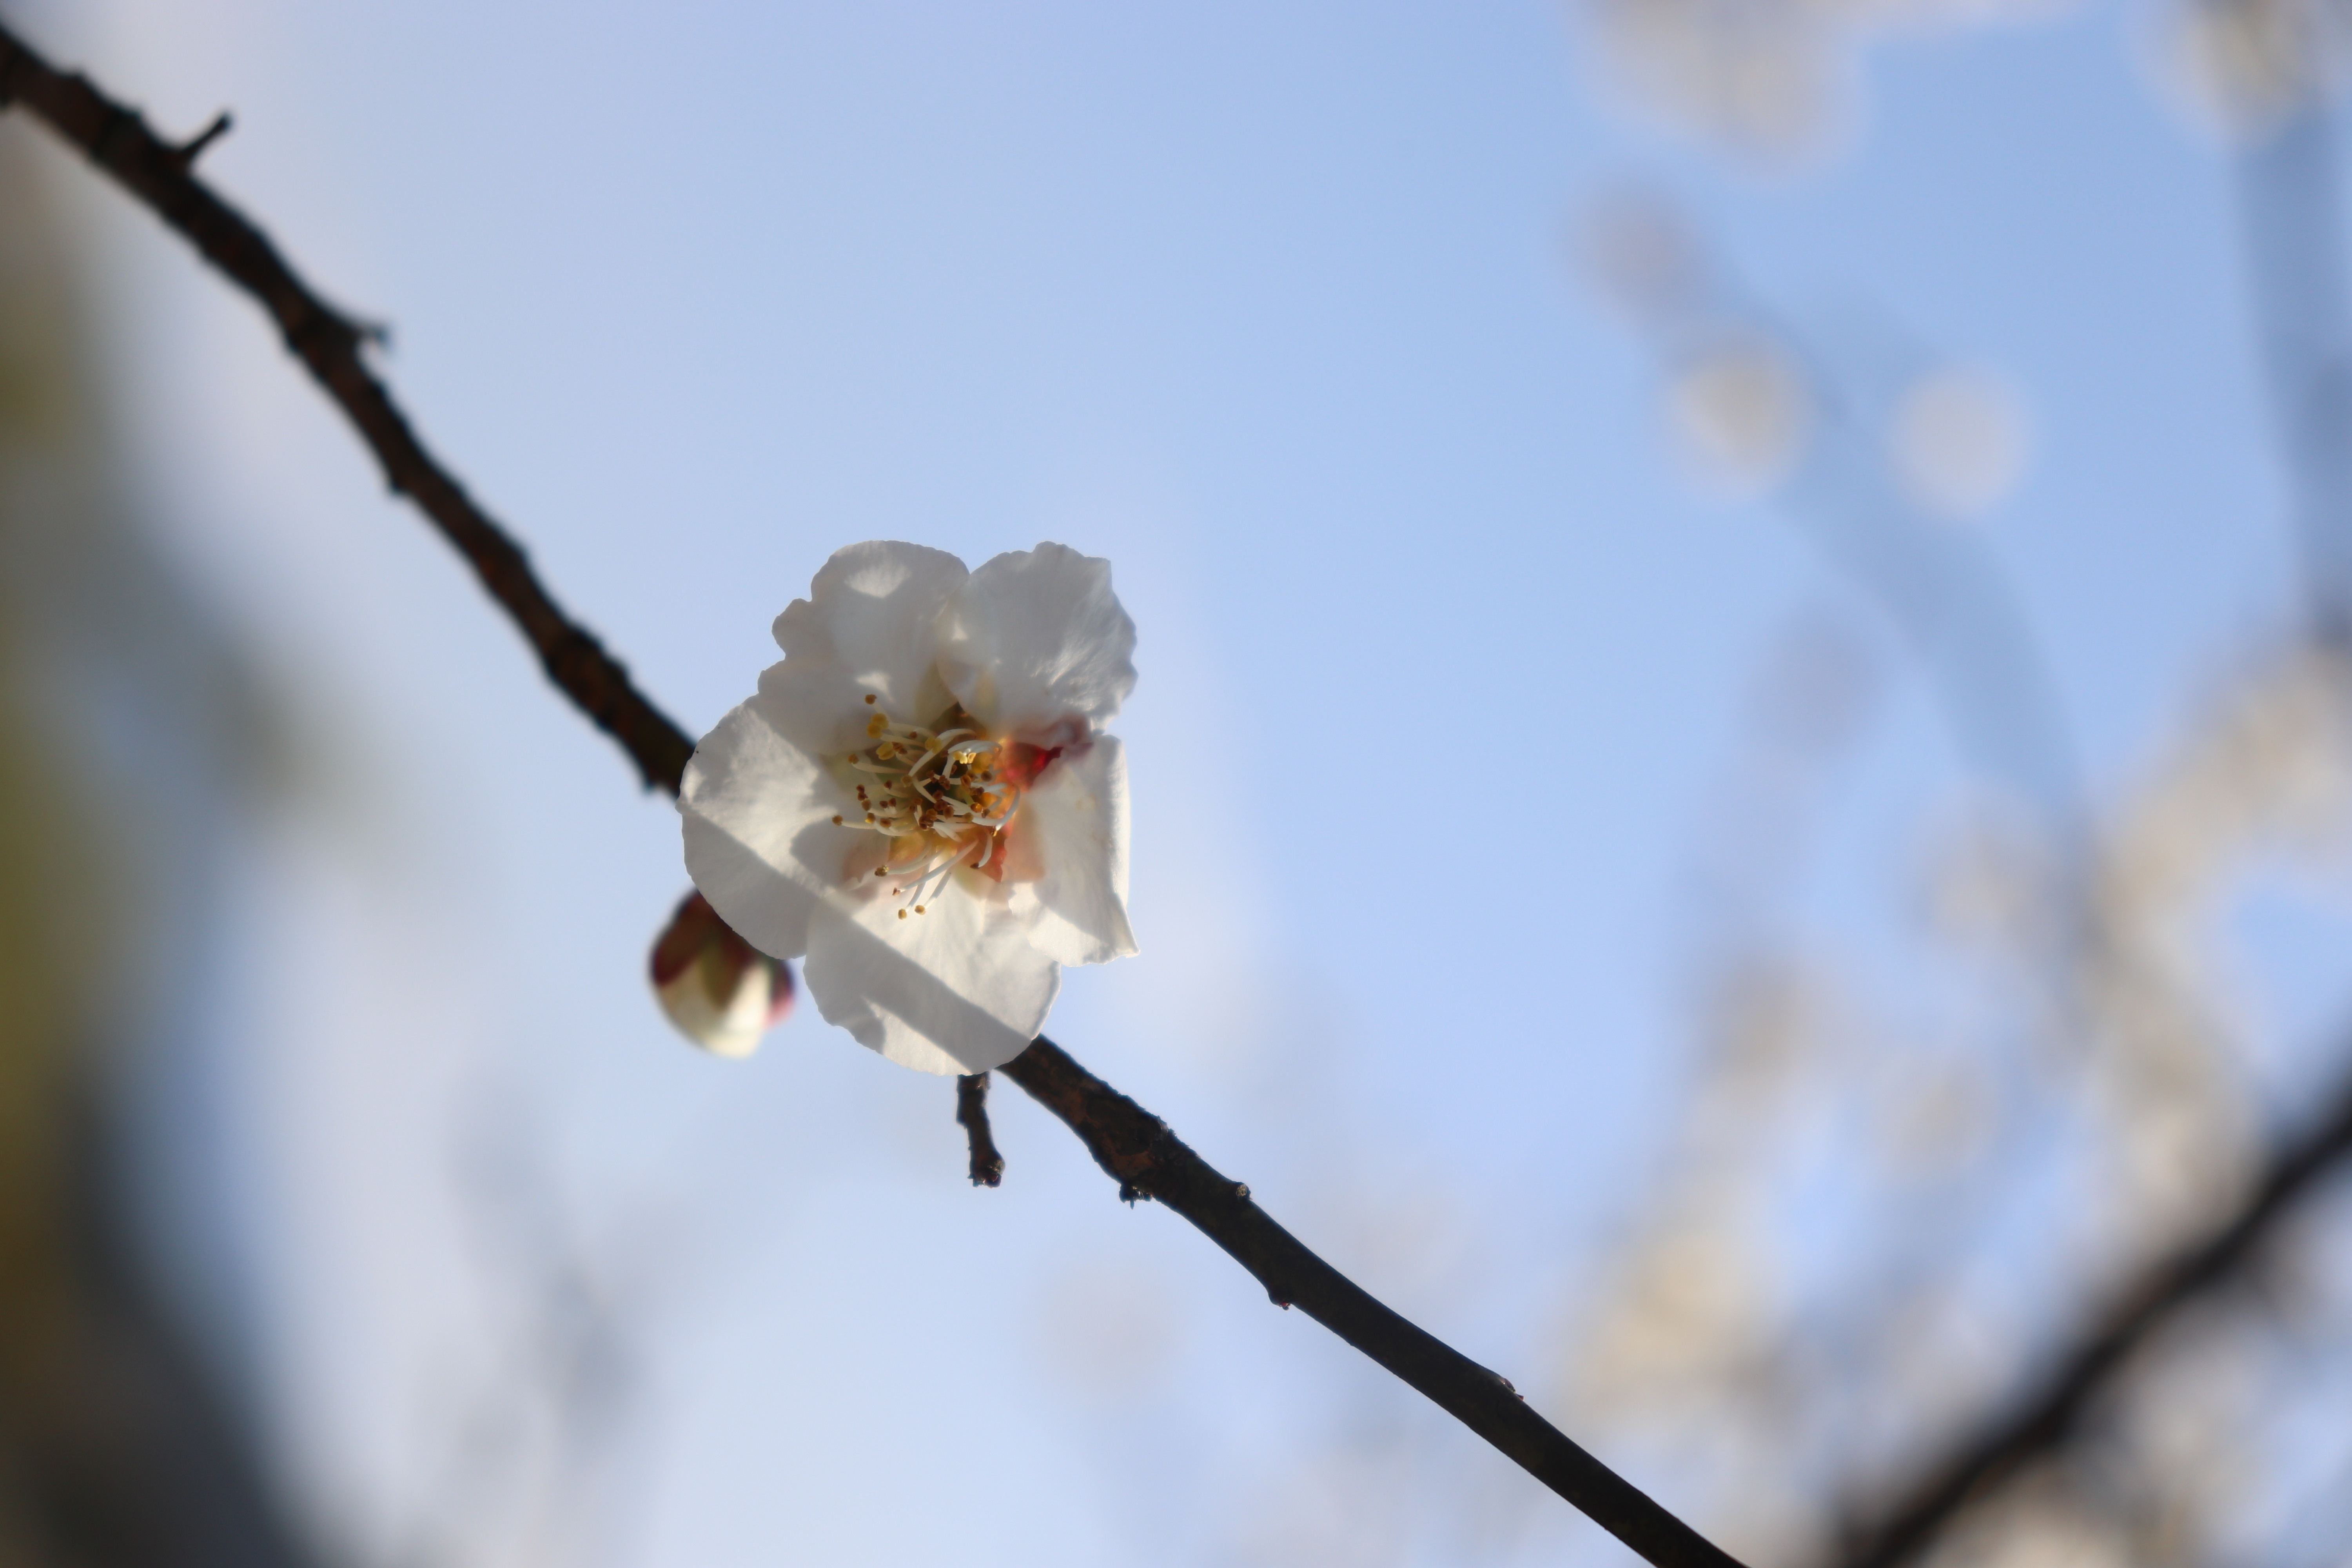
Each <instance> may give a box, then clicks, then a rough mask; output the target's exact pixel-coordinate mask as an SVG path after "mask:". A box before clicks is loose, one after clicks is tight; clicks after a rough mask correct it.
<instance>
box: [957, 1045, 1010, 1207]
mask: <svg viewBox="0 0 2352 1568" xmlns="http://www.w3.org/2000/svg"><path fill="white" fill-rule="evenodd" d="M956 1125H957V1126H959V1127H961V1128H962V1129H963V1130H964V1131H965V1132H966V1133H967V1134H969V1135H970V1139H971V1184H972V1185H973V1186H975V1187H992V1186H994V1185H996V1184H998V1183H999V1182H1002V1181H1003V1180H1004V1156H1003V1155H1002V1154H1000V1153H998V1152H996V1139H995V1138H994V1137H993V1136H992V1134H991V1133H990V1131H989V1130H988V1075H987V1074H986V1073H984V1072H968V1073H964V1074H962V1075H961V1076H960V1077H959V1078H957V1079H956Z"/></svg>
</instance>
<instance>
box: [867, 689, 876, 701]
mask: <svg viewBox="0 0 2352 1568" xmlns="http://www.w3.org/2000/svg"><path fill="white" fill-rule="evenodd" d="M873 700H874V693H872V692H871V691H869V692H867V693H866V701H867V702H868V703H871V702H872V701H873Z"/></svg>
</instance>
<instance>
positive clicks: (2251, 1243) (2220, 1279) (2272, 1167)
mask: <svg viewBox="0 0 2352 1568" xmlns="http://www.w3.org/2000/svg"><path fill="white" fill-rule="evenodd" d="M2347 1157H2352V1079H2347V1081H2346V1083H2345V1084H2344V1085H2343V1086H2342V1087H2341V1088H2340V1089H2338V1090H2337V1091H2336V1098H2335V1100H2334V1101H2333V1102H2332V1103H2331V1104H2330V1105H2329V1106H2328V1107H2327V1108H2326V1111H2325V1113H2324V1114H2323V1115H2322V1116H2321V1117H2320V1119H2319V1120H2318V1121H2315V1122H2314V1123H2313V1124H2312V1125H2311V1127H2310V1128H2309V1129H2308V1130H2306V1131H2304V1132H2303V1133H2301V1134H2300V1135H2299V1136H2297V1137H2295V1138H2294V1139H2293V1140H2291V1141H2290V1142H2287V1143H2286V1144H2284V1145H2283V1146H2282V1147H2281V1148H2280V1149H2279V1151H2278V1152H2277V1153H2276V1155H2275V1156H2274V1157H2273V1160H2272V1161H2271V1163H2270V1164H2269V1166H2268V1167H2267V1168H2266V1169H2265V1170H2264V1171H2263V1173H2262V1175H2261V1177H2260V1178H2259V1179H2258V1180H2257V1181H2256V1182H2255V1184H2254V1185H2253V1188H2252V1191H2251V1192H2250V1193H2249V1194H2247V1196H2246V1199H2245V1201H2244V1202H2243V1203H2242V1205H2239V1208H2238V1211H2237V1212H2236V1213H2235V1214H2233V1215H2231V1216H2230V1217H2229V1218H2228V1219H2227V1220H2225V1221H2223V1222H2222V1223H2221V1225H2220V1226H2217V1227H2216V1228H2215V1229H2214V1230H2213V1231H2212V1232H2211V1233H2210V1235H2208V1236H2206V1237H2204V1238H2203V1239H2202V1240H2200V1241H2198V1242H2196V1243H2194V1244H2193V1245H2191V1246H2189V1247H2183V1248H2181V1249H2180V1250H2179V1251H2178V1252H2175V1253H2172V1254H2170V1255H2169V1256H2168V1257H2166V1258H2161V1259H2159V1260H2158V1262H2157V1263H2156V1264H2155V1265H2154V1266H2153V1267H2151V1268H2149V1269H2148V1270H2147V1273H2146V1274H2144V1275H2142V1276H2141V1277H2140V1279H2138V1281H2137V1283H2135V1284H2134V1285H2133V1286H2132V1287H2131V1288H2130V1289H2126V1290H2125V1291H2124V1292H2122V1293H2121V1294H2120V1295H2119V1296H2117V1297H2116V1300H2115V1304H2114V1306H2113V1307H2112V1308H2110V1309H2109V1310H2108V1311H2107V1312H2106V1313H2105V1315H2104V1316H2103V1317H2101V1318H2099V1319H2098V1320H2096V1321H2095V1322H2093V1323H2092V1324H2091V1325H2090V1327H2089V1328H2088V1329H2087V1331H2085V1332H2084V1334H2083V1336H2082V1337H2081V1338H2080V1339H2079V1340H2077V1341H2076V1342H2074V1345H2073V1347H2072V1348H2070V1349H2069V1350H2068V1351H2067V1352H2065V1353H2064V1354H2063V1355H2061V1356H2060V1357H2058V1358H2057V1360H2056V1362H2055V1363H2054V1364H2053V1370H2052V1372H2051V1373H2050V1375H2049V1377H2048V1378H2047V1380H2046V1381H2044V1382H2043V1383H2042V1384H2040V1385H2039V1387H2038V1388H2037V1389H2035V1390H2034V1391H2033V1392H2032V1393H2030V1394H2027V1395H2026V1397H2025V1398H2024V1399H2022V1400H2021V1402H2020V1403H2018V1404H2017V1405H2013V1406H2012V1407H2011V1408H2010V1409H2008V1410H2005V1411H2003V1412H2001V1413H2000V1414H1999V1415H1996V1416H1995V1417H1994V1418H1993V1419H1991V1420H1990V1421H1989V1422H1987V1423H1986V1424H1985V1425H1984V1426H1983V1427H1982V1428H1981V1429H1979V1430H1978V1431H1975V1432H1971V1433H1969V1434H1966V1435H1965V1436H1962V1437H1961V1438H1960V1439H1959V1440H1958V1442H1956V1443H1954V1444H1953V1445H1952V1446H1951V1447H1949V1448H1948V1450H1947V1451H1946V1452H1945V1453H1944V1454H1943V1455H1942V1456H1941V1457H1940V1458H1937V1460H1936V1461H1935V1462H1933V1463H1932V1464H1929V1465H1927V1466H1926V1467H1924V1468H1922V1469H1921V1471H1920V1472H1919V1478H1918V1479H1917V1480H1916V1481H1915V1482H1914V1483H1913V1484H1912V1485H1911V1486H1910V1487H1908V1488H1907V1489H1905V1490H1904V1491H1903V1492H1902V1493H1901V1494H1900V1495H1898V1496H1897V1497H1895V1499H1894V1500H1892V1501H1891V1502H1890V1503H1888V1504H1887V1505H1885V1507H1883V1508H1881V1509H1880V1510H1876V1511H1875V1512H1874V1513H1872V1514H1869V1515H1864V1516H1857V1517H1856V1518H1855V1519H1854V1521H1853V1523H1851V1524H1850V1525H1849V1526H1848V1527H1847V1531H1846V1541H1847V1542H1848V1545H1847V1548H1846V1550H1845V1552H1843V1556H1842V1557H1841V1559H1840V1561H1841V1563H1843V1568H1895V1564H1897V1563H1905V1562H1907V1561H1910V1560H1911V1559H1913V1558H1916V1557H1917V1556H1918V1555H1919V1554H1920V1553H1921V1552H1923V1551H1925V1550H1926V1548H1927V1546H1928V1545H1929V1544H1930V1543H1932V1542H1934V1540H1935V1539H1936V1537H1937V1534H1938V1533H1939V1532H1940V1531H1942V1530H1943V1528H1944V1527H1945V1526H1946V1525H1947V1524H1948V1523H1950V1522H1951V1521H1952V1520H1953V1518H1954V1517H1955V1516H1956V1515H1958V1513H1959V1512H1960V1511H1961V1510H1963V1509H1964V1508H1968V1507H1971V1506H1973V1505H1975V1504H1977V1503H1979V1502H1981V1501H1982V1500H1984V1499H1985V1498H1987V1497H1989V1496H1990V1495H1991V1494H1992V1493H1993V1491H1995V1490H1996V1489H1998V1488H2000V1486H2001V1485H2002V1483H2004V1482H2005V1481H2007V1480H2009V1479H2011V1478H2012V1477H2014V1476H2016V1475H2018V1474H2019V1473H2020V1472H2021V1470H2023V1469H2024V1468H2025V1467H2026V1466H2028V1465H2029V1464H2031V1463H2032V1461H2033V1460H2035V1459H2038V1458H2042V1457H2043V1456H2044V1455H2046V1454H2049V1453H2051V1452H2053V1451H2054V1450H2055V1449H2057V1448H2058V1447H2060V1446H2062V1445H2063V1443H2064V1442H2065V1441H2066V1440H2067V1439H2068V1438H2069V1437H2070V1436H2073V1434H2074V1430H2075V1427H2076V1426H2077V1424H2078V1423H2079V1422H2080V1421H2081V1420H2082V1417H2083V1415H2084V1411H2085V1410H2086V1409H2087V1408H2088V1406H2089V1405H2091V1404H2092V1402H2093V1401H2094V1400H2095V1398H2096V1397H2097V1396H2098V1395H2099V1394H2100V1393H2101V1392H2102V1391H2103V1390H2105V1388H2106V1387H2107V1385H2108V1384H2109V1383H2110V1382H2111V1381H2112V1380H2113V1378H2114V1377H2115V1374H2116V1373H2117V1372H2118V1371H2120V1370H2121V1369H2122V1367H2123V1366H2124V1364H2125V1363H2126V1362H2127V1361H2129V1360H2130V1359H2131V1356H2132V1354H2133V1352H2136V1351H2137V1350H2138V1349H2139V1348H2140V1347H2141V1346H2142V1345H2143V1344H2145V1343H2147V1341H2148V1339H2149V1337H2150V1336H2151V1335H2152V1334H2154V1333H2155V1331H2157V1330H2158V1328H2160V1327H2162V1326H2163V1325H2164V1324H2165V1323H2166V1322H2168V1321H2171V1319H2172V1318H2173V1317H2174V1316H2175V1314H2177V1313H2178V1312H2179V1310H2180V1309H2181V1308H2182V1307H2184V1306H2186V1305H2188V1304H2189V1302H2191V1301H2193V1300H2197V1299H2199V1298H2200V1297H2202V1296H2204V1295H2205V1294H2206V1293H2208V1292H2209V1291H2210V1290H2212V1289H2214V1288H2215V1287H2217V1286H2219V1285H2221V1284H2222V1283H2224V1282H2225V1281H2227V1280H2229V1279H2232V1278H2234V1277H2235V1276H2236V1275H2237V1274H2238V1273H2239V1271H2240V1270H2242V1268H2244V1267H2245V1266H2246V1265H2247V1264H2248V1263H2250V1262H2252V1260H2253V1258H2254V1257H2255V1256H2256V1254H2257V1253H2258V1252H2259V1250H2260V1248H2261V1247H2262V1245H2263V1242H2264V1241H2266V1240H2267V1239H2268V1238H2269V1237H2270V1236H2271V1235H2272V1233H2273V1231H2274V1230H2275V1229H2276V1227H2277V1225H2278V1222H2279V1221H2280V1220H2281V1219H2282V1218H2284V1216H2285V1215H2286V1214H2287V1212H2288V1211H2289V1210H2290V1209H2292V1208H2293V1207H2294V1204H2295V1202H2296V1200H2297V1199H2299V1198H2301V1197H2302V1196H2304V1195H2305V1194H2306V1193H2308V1192H2309V1191H2310V1189H2311V1187H2312V1185H2313V1184H2314V1182H2315V1180H2316V1179H2317V1178H2318V1177H2319V1176H2321V1175H2322V1174H2323V1173H2326V1172H2327V1171H2329V1170H2331V1169H2332V1168H2334V1167H2335V1166H2336V1165H2337V1164H2338V1163H2340V1162H2343V1161H2344V1160H2346V1159H2347Z"/></svg>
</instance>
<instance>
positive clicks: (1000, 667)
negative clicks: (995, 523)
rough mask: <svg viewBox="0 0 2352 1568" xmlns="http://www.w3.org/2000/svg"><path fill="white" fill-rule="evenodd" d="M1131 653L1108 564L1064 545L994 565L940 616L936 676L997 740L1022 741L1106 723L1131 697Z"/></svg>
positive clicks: (1129, 629) (1130, 625)
mask: <svg viewBox="0 0 2352 1568" xmlns="http://www.w3.org/2000/svg"><path fill="white" fill-rule="evenodd" d="M1134 652H1135V623H1134V622H1133V621H1130V620H1129V619H1128V618H1127V612H1126V611H1125V610H1123V609H1121V608H1119V604H1118V595H1115V594H1113V593H1112V592H1111V590H1110V563H1109V562H1108V561H1104V560H1101V559H1100V558H1098V557H1096V556H1092V555H1081V554H1079V553H1078V552H1076V551H1075V550H1073V549H1071V548H1070V547H1069V546H1068V545H1066V544H1040V545H1039V546H1037V548H1036V549H1034V550H1024V551H1018V552H1013V553H1012V554H1008V555H1000V556H998V557H996V558H995V559H994V560H992V561H990V562H988V563H985V564H983V565H982V567H981V568H980V570H979V571H977V572H974V573H973V574H971V576H970V577H969V578H967V579H966V580H965V581H964V583H963V584H962V585H961V587H959V588H957V589H956V591H955V592H954V593H953V594H952V595H950V596H949V598H948V602H947V605H946V607H945V608H944V609H942V610H941V611H940V619H939V664H940V674H941V675H942V676H944V677H946V679H947V683H948V685H949V686H950V688H952V689H953V690H954V691H955V694H956V696H957V697H958V698H959V699H960V700H961V701H962V703H963V705H964V706H965V707H966V708H968V709H970V710H971V711H972V712H973V713H974V714H976V715H978V716H979V717H980V718H981V719H982V720H983V721H986V722H987V723H988V725H989V727H990V728H991V729H992V730H993V731H995V732H996V733H998V734H1001V735H1002V734H1010V735H1013V736H1016V737H1018V738H1020V739H1022V740H1032V741H1044V742H1047V743H1052V742H1055V741H1057V740H1059V739H1062V738H1064V737H1065V736H1067V737H1068V738H1072V739H1076V738H1078V737H1079V736H1082V735H1083V734H1084V733H1085V731H1087V729H1089V728H1099V727H1100V726H1102V725H1103V724H1105V723H1107V722H1108V721H1109V720H1110V718H1111V716H1112V715H1113V714H1115V713H1117V712H1118V705H1119V704H1120V703H1121V702H1124V701H1125V700H1127V694H1128V693H1129V691H1132V690H1133V689H1135V666H1134V665H1133V664H1132V663H1130V662H1129V656H1130V655H1132V654H1133V653H1134ZM1074 719H1075V720H1077V721H1081V722H1080V723H1079V724H1078V725H1077V726H1076V731H1077V733H1076V735H1071V734H1070V729H1071V726H1070V723H1069V721H1072V720H1074Z"/></svg>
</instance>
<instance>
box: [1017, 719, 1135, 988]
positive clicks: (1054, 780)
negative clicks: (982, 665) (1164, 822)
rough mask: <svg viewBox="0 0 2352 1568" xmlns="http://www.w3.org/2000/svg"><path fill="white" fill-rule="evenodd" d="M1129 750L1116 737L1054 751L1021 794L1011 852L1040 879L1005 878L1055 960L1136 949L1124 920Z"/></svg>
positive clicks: (1097, 958)
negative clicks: (1017, 879)
mask: <svg viewBox="0 0 2352 1568" xmlns="http://www.w3.org/2000/svg"><path fill="white" fill-rule="evenodd" d="M1127 818H1128V811H1127V753H1126V752H1125V750H1124V749H1123V748H1122V747H1121V746H1120V745H1119V743H1118V739H1117V738H1116V737H1114V736H1110V735H1104V736H1101V737H1100V738H1098V739H1097V740H1096V741H1095V742H1094V743H1093V744H1091V745H1087V746H1080V747H1073V748H1071V749H1070V750H1068V751H1066V752H1063V753H1062V755H1060V756H1059V757H1056V758H1055V760H1054V761H1053V762H1052V763H1049V764H1048V765H1047V766H1046V769H1045V772H1044V773H1041V774H1039V775H1038V778H1037V782H1036V784H1034V786H1032V787H1031V788H1030V789H1029V791H1028V792H1027V793H1026V794H1025V795H1023V796H1022V797H1021V815H1020V816H1017V817H1015V818H1013V827H1012V829H1011V832H1010V834H1009V835H1008V836H1009V837H1017V839H1018V840H1019V842H1018V843H1017V844H1013V845H1008V846H1007V849H1008V851H1009V853H1008V856H1007V858H1008V859H1009V860H1012V861H1013V862H1014V863H1016V864H1017V865H1020V866H1022V867H1023V868H1027V867H1032V866H1034V868H1035V879H1034V880H1031V881H1007V882H1006V884H1005V888H1006V893H1007V899H1006V901H1007V902H1008V903H1009V904H1010V906H1011V907H1012V910H1013V914H1014V915H1016V916H1018V917H1019V918H1020V920H1021V921H1022V923H1023V925H1024V928H1025V929H1026V930H1027V931H1028V935H1029V942H1030V945H1031V946H1033V947H1034V948H1035V949H1036V950H1037V951H1038V952H1042V953H1044V954H1045V956H1046V957H1048V958H1050V959H1053V960H1054V961H1055V963H1108V962H1109V961H1110V960H1112V959H1114V958H1127V957H1131V956H1132V955H1133V954H1134V952H1135V951H1136V947H1135V932H1134V931H1132V930H1131V929H1130V928H1129V925H1128V923H1127Z"/></svg>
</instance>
